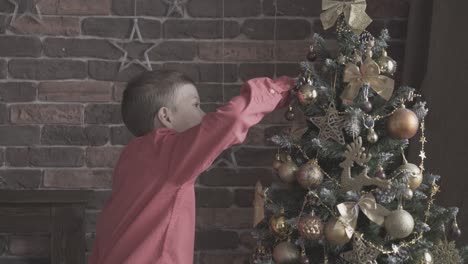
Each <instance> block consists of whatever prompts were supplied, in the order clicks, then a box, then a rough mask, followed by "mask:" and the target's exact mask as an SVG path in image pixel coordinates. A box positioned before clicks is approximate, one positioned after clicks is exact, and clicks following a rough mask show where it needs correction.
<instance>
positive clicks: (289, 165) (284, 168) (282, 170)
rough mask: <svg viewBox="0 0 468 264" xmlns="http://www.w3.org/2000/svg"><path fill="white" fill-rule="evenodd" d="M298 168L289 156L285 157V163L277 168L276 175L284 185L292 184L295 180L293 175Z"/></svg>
mask: <svg viewBox="0 0 468 264" xmlns="http://www.w3.org/2000/svg"><path fill="white" fill-rule="evenodd" d="M298 169H299V168H298V167H297V165H296V163H294V162H293V161H292V160H291V156H288V157H287V160H286V162H284V163H283V164H281V166H279V168H278V175H279V177H280V179H281V180H282V181H283V182H285V183H293V182H294V181H295V180H296V176H295V173H296V171H297V170H298Z"/></svg>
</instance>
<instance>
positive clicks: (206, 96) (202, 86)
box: [197, 83, 223, 103]
mask: <svg viewBox="0 0 468 264" xmlns="http://www.w3.org/2000/svg"><path fill="white" fill-rule="evenodd" d="M197 90H198V94H199V95H200V100H201V101H202V103H213V102H223V89H222V87H221V85H220V84H211V83H210V84H208V83H199V84H197Z"/></svg>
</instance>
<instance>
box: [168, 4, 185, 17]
mask: <svg viewBox="0 0 468 264" xmlns="http://www.w3.org/2000/svg"><path fill="white" fill-rule="evenodd" d="M163 2H164V3H165V4H166V5H168V6H169V7H168V9H167V13H166V16H172V15H173V14H174V15H176V16H179V17H183V16H184V14H185V5H186V4H187V0H163Z"/></svg>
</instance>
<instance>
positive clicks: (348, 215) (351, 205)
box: [336, 193, 390, 226]
mask: <svg viewBox="0 0 468 264" xmlns="http://www.w3.org/2000/svg"><path fill="white" fill-rule="evenodd" d="M336 207H337V208H338V211H339V212H340V215H341V216H340V219H342V220H344V222H345V223H347V224H349V225H350V226H356V225H357V220H358V215H359V211H362V212H363V213H364V214H365V215H366V216H367V218H369V219H370V220H371V221H372V222H374V223H376V224H378V225H380V226H381V225H382V224H383V223H384V221H385V216H387V215H389V214H390V211H389V210H387V208H385V207H383V206H382V205H380V204H378V203H377V202H376V200H375V197H374V195H373V194H372V193H366V194H364V195H362V196H361V198H360V199H359V201H358V202H344V203H341V204H338V205H337V206H336Z"/></svg>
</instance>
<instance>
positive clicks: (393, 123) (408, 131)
mask: <svg viewBox="0 0 468 264" xmlns="http://www.w3.org/2000/svg"><path fill="white" fill-rule="evenodd" d="M418 128H419V119H418V117H417V116H416V114H415V113H414V112H413V111H411V110H409V109H406V108H405V107H404V106H403V107H401V108H399V109H398V110H396V111H395V112H394V113H393V114H392V115H391V116H390V118H389V119H388V121H387V131H388V134H389V135H390V136H391V137H392V138H395V139H410V138H412V137H414V135H416V133H417V132H418Z"/></svg>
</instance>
